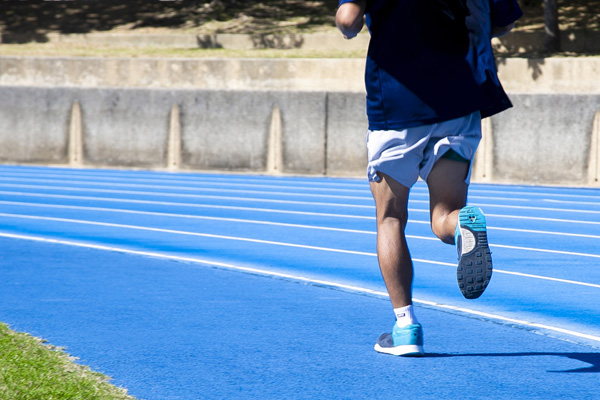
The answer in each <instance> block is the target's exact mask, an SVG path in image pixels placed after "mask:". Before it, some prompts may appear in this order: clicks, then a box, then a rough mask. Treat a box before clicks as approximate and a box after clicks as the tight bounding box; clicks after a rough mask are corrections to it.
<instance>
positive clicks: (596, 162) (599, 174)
mask: <svg viewBox="0 0 600 400" xmlns="http://www.w3.org/2000/svg"><path fill="white" fill-rule="evenodd" d="M590 142H591V143H590V156H589V162H588V184H589V185H592V186H600V110H597V111H596V114H595V115H594V123H593V124H592V136H591V140H590Z"/></svg>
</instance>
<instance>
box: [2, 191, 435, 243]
mask: <svg viewBox="0 0 600 400" xmlns="http://www.w3.org/2000/svg"><path fill="white" fill-rule="evenodd" d="M0 204H6V205H16V206H25V207H34V208H54V209H67V210H81V211H102V212H112V213H119V214H133V215H151V216H155V217H169V218H183V219H200V220H208V221H223V222H237V223H242V224H257V225H269V226H283V227H288V228H302V229H315V230H325V231H335V232H344V233H359V234H368V235H376V234H377V232H375V231H366V230H360V229H347V228H334V227H328V226H318V225H303V224H290V223H285V222H273V221H261V220H254V219H241V218H227V217H211V216H206V215H195V214H175V213H165V212H155V211H140V210H127V209H122V208H106V207H90V206H67V205H62V204H41V203H22V202H17V201H4V200H0ZM371 218H372V219H375V217H371ZM433 240H436V239H433Z"/></svg>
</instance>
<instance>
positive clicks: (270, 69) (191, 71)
mask: <svg viewBox="0 0 600 400" xmlns="http://www.w3.org/2000/svg"><path fill="white" fill-rule="evenodd" d="M364 69H365V61H364V60H363V59H352V58H350V59H342V58H340V59H246V58H231V59H204V58H197V59H189V58H188V59H173V58H93V57H89V58H88V57H85V58H82V57H8V56H4V57H0V85H5V86H49V87H54V86H67V87H138V88H169V89H171V88H178V89H179V88H181V89H189V88H197V89H211V90H253V91H257V90H272V91H281V90H290V91H326V92H357V93H364V90H365V89H364ZM498 70H499V75H500V79H501V81H502V82H503V85H504V87H505V89H506V90H507V91H510V92H519V93H600V84H599V82H600V57H582V58H564V57H563V58H560V57H558V58H500V59H498Z"/></svg>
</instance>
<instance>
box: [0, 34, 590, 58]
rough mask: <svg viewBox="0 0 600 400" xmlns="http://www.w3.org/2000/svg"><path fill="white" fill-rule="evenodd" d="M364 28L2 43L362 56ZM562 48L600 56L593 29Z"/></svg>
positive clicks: (535, 46) (532, 44)
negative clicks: (352, 33)
mask: <svg viewBox="0 0 600 400" xmlns="http://www.w3.org/2000/svg"><path fill="white" fill-rule="evenodd" d="M369 38H370V36H369V34H368V32H367V30H366V29H363V31H362V32H361V33H360V34H359V35H358V36H357V37H356V38H354V39H352V40H345V39H343V37H342V35H341V34H340V33H339V32H337V31H335V30H332V31H330V32H321V33H289V34H227V33H214V34H194V33H189V34H182V33H165V32H162V33H157V34H152V33H148V32H146V33H143V34H140V33H136V32H120V33H116V32H90V33H71V34H64V33H57V32H52V33H47V34H42V33H1V32H0V43H30V42H38V43H57V44H69V45H79V46H103V47H106V46H112V47H120V48H140V47H153V48H177V49H208V48H212V49H235V50H249V49H265V48H270V49H304V50H312V51H327V50H331V49H336V50H342V51H362V50H365V49H366V48H367V47H368V45H369ZM544 41H545V34H544V32H543V31H523V30H518V29H517V30H513V32H511V34H510V35H506V36H503V37H501V38H494V40H493V42H492V43H493V45H494V48H495V50H496V52H498V53H513V54H514V53H526V52H528V53H531V52H534V53H536V52H537V53H539V52H544ZM560 44H561V46H560V49H561V51H566V52H577V53H597V52H598V51H600V32H598V31H595V30H585V29H578V30H577V29H576V30H573V29H571V30H563V31H561V32H560Z"/></svg>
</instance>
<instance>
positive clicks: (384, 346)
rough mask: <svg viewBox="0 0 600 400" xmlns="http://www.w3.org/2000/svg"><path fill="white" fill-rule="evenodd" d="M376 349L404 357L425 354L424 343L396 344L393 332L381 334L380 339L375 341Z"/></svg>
mask: <svg viewBox="0 0 600 400" xmlns="http://www.w3.org/2000/svg"><path fill="white" fill-rule="evenodd" d="M375 351H377V352H379V353H385V354H391V355H393V356H403V357H423V355H424V354H425V352H424V351H423V345H422V344H405V345H401V346H394V341H393V339H392V334H391V333H384V334H383V335H381V336H379V339H377V342H376V343H375Z"/></svg>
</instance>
